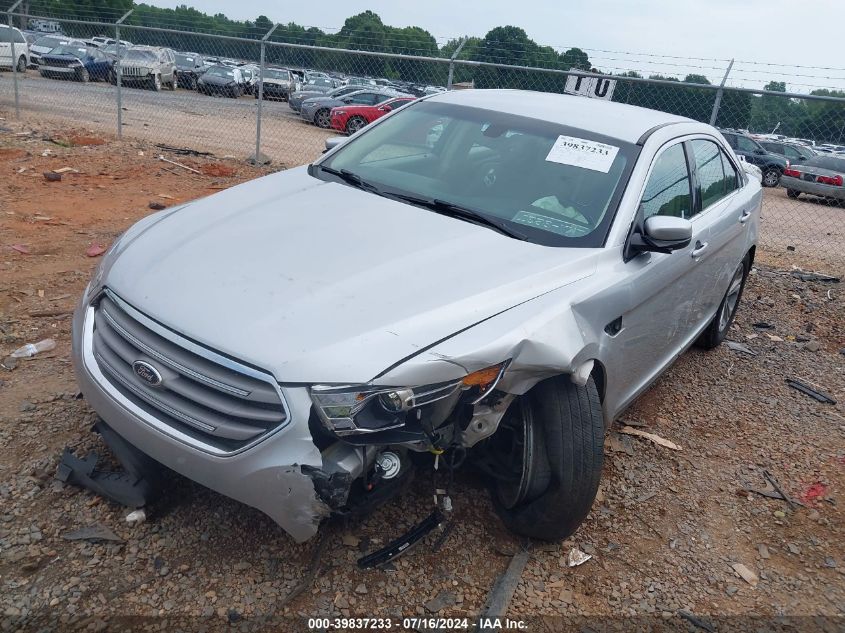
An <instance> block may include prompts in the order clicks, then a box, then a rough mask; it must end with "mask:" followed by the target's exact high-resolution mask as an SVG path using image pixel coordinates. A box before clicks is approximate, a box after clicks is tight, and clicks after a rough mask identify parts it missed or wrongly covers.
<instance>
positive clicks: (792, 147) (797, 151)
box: [760, 141, 817, 163]
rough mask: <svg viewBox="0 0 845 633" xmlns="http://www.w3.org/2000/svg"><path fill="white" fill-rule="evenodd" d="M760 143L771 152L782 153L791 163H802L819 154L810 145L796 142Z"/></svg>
mask: <svg viewBox="0 0 845 633" xmlns="http://www.w3.org/2000/svg"><path fill="white" fill-rule="evenodd" d="M760 145H762V146H763V149H765V150H766V151H768V152H771V153H772V154H780V155H781V156H783V157H784V158H785V159H786V160H788V161H789V162H790V163H800V162H802V161H805V160H808V159H810V158H812V157H813V156H816V155H817V154H816V152H814V151H813V150H811V149H810V148H809V147H804V146H803V145H797V144H795V143H783V142H781V141H760Z"/></svg>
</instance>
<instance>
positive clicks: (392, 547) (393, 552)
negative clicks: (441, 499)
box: [358, 510, 444, 569]
mask: <svg viewBox="0 0 845 633" xmlns="http://www.w3.org/2000/svg"><path fill="white" fill-rule="evenodd" d="M443 521H444V517H443V514H441V512H440V511H439V510H435V511H434V512H432V513H431V514H429V515H428V516H427V517H426V518H425V519H423V520H422V522H420V523H418V524H417V525H415V526H414V527H412V528H411V530H410V531H409V532H407V533H406V534H403V535H402V536H400V537H399V538H398V539H396V540H394V541H391V542H390V543H388V544H387V546H385V547H383V548H382V549H380V550H378V551H376V552H373V553H372V554H368V555H367V556H364V557H362V558H359V559H358V567H360V568H361V569H371V568H373V567H381V566H382V565H386V564H387V563H389V562H390V561H392V560H395V559H397V558H399V557H400V556H401V555H402V554H404V553H405V552H407V551H408V550H409V549H411V547H413V546H414V545H416V544H417V543H419V542H420V541H421V540H422V539H423V538H425V537H426V536H427V535H428V534H430V533H431V532H433V531H434V530H436V529H437V528H438V527H439V526H440V525H442V524H443Z"/></svg>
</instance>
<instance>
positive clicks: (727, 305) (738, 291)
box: [695, 257, 750, 349]
mask: <svg viewBox="0 0 845 633" xmlns="http://www.w3.org/2000/svg"><path fill="white" fill-rule="evenodd" d="M749 265H750V263H749V260H748V257H745V258H744V259H743V260H742V261H741V262H740V263H739V266H737V267H736V270H735V271H734V274H733V275H732V276H731V282H730V284H728V289H727V291H726V292H725V296H724V297H723V298H722V302H721V303H720V304H719V309H718V310H717V311H716V315H715V316H714V317H713V320H712V321H711V322H710V325H708V326H707V329H706V330H704V332H702V333H701V336H699V337H698V340H697V341H696V342H695V344H696V345H697V346H698V347H702V348H704V349H713V348H715V347H718V346H719V345H720V344H721V343H722V341H724V340H725V338H726V337H727V336H728V329H729V328H730V327H731V323H733V320H734V317H735V316H736V311H737V308H739V300H740V299H742V291H743V290H744V289H745V280H746V278H747V277H748V269H749Z"/></svg>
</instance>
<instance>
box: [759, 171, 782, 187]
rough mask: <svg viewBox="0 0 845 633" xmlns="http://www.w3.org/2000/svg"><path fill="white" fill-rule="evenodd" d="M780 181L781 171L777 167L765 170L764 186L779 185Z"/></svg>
mask: <svg viewBox="0 0 845 633" xmlns="http://www.w3.org/2000/svg"><path fill="white" fill-rule="evenodd" d="M779 182H780V172H779V171H778V170H777V169H767V170H766V171H765V172H763V186H764V187H777V186H778V183H779Z"/></svg>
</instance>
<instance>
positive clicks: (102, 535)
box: [62, 523, 123, 543]
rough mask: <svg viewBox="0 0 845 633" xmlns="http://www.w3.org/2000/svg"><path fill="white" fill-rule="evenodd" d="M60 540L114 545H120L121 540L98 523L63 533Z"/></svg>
mask: <svg viewBox="0 0 845 633" xmlns="http://www.w3.org/2000/svg"><path fill="white" fill-rule="evenodd" d="M62 538H63V539H65V540H67V541H113V542H115V543H122V542H123V539H122V538H120V537H119V536H118V535H117V534H115V533H114V532H113V531H112V530H111V529H110V528H107V527H106V526H105V525H101V524H100V523H95V524H94V525H89V526H88V527H84V528H80V529H78V530H73V531H72V532H65V533H64V534H62Z"/></svg>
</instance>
